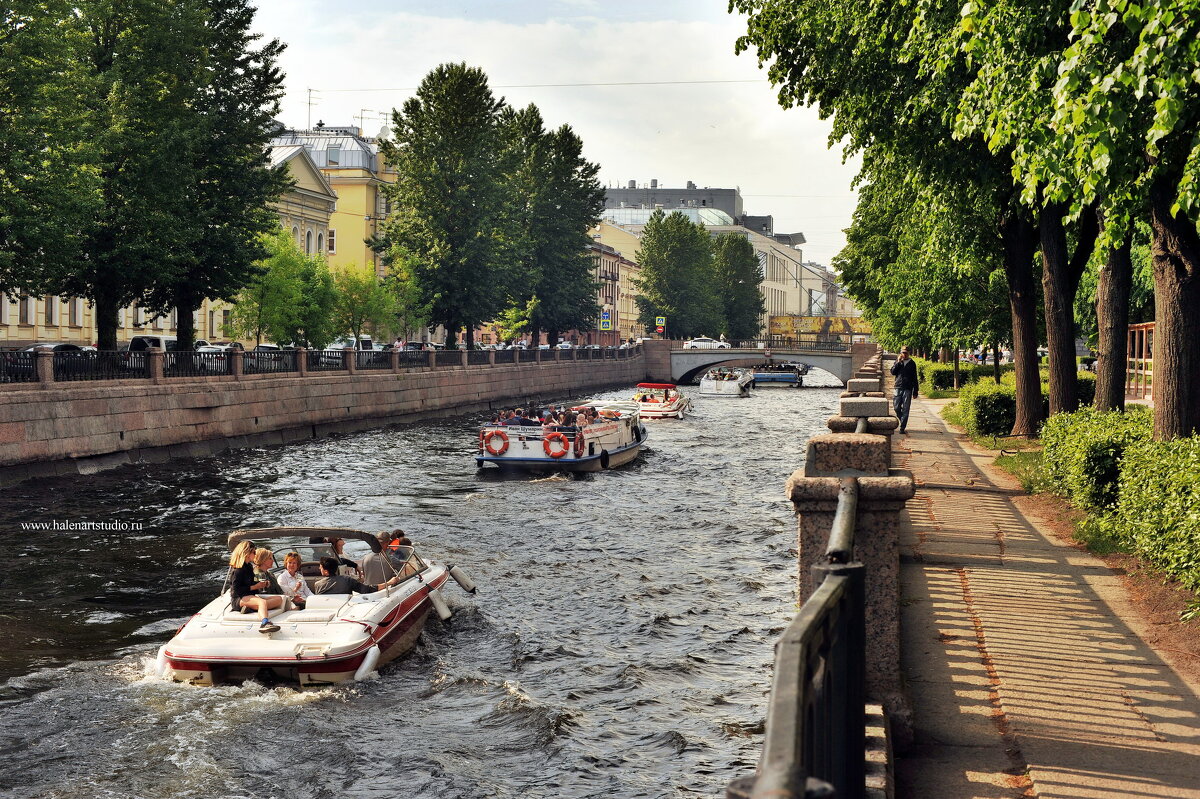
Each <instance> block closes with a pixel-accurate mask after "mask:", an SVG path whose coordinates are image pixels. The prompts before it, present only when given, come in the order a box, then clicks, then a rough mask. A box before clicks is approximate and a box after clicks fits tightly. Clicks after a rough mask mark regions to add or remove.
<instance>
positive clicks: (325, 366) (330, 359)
mask: <svg viewBox="0 0 1200 799" xmlns="http://www.w3.org/2000/svg"><path fill="white" fill-rule="evenodd" d="M305 358H306V360H307V365H306V368H307V369H308V371H310V372H342V371H345V369H346V353H345V352H343V351H342V350H309V351H308V352H307V353H306V354H305Z"/></svg>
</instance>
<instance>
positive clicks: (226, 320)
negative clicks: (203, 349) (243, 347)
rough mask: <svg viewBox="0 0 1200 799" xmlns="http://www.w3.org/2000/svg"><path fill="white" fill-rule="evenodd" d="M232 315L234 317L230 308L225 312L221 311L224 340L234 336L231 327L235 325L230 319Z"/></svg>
mask: <svg viewBox="0 0 1200 799" xmlns="http://www.w3.org/2000/svg"><path fill="white" fill-rule="evenodd" d="M232 315H233V311H231V310H230V309H228V308H226V309H225V310H224V311H221V337H222V338H224V337H225V336H230V335H233V333H232V331H231V328H230V325H231V324H232V323H233V320H232V319H231V318H230V317H231V316H232Z"/></svg>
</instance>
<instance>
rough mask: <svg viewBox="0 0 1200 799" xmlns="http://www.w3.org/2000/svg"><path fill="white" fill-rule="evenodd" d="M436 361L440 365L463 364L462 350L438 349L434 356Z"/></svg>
mask: <svg viewBox="0 0 1200 799" xmlns="http://www.w3.org/2000/svg"><path fill="white" fill-rule="evenodd" d="M434 358H435V360H434V363H435V364H437V365H438V366H461V365H462V351H461V350H438V352H437V354H436V355H435V356H434Z"/></svg>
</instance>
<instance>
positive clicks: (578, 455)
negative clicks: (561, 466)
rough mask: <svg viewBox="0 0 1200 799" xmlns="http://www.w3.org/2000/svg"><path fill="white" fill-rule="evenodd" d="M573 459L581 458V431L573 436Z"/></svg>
mask: <svg viewBox="0 0 1200 799" xmlns="http://www.w3.org/2000/svg"><path fill="white" fill-rule="evenodd" d="M575 457H576V458H582V457H583V431H582V430H580V431H579V432H578V433H576V434H575Z"/></svg>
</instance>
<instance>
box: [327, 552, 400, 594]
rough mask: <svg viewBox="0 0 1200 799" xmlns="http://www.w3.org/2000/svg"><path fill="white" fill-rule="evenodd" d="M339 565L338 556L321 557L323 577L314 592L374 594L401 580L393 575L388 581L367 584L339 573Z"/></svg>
mask: <svg viewBox="0 0 1200 799" xmlns="http://www.w3.org/2000/svg"><path fill="white" fill-rule="evenodd" d="M338 565H339V564H338V561H337V558H331V557H328V556H326V557H324V558H321V579H320V580H317V582H316V583H314V584H313V593H314V594H351V593H355V594H373V593H375V592H376V591H382V590H383V589H385V588H387V587H388V586H390V585H395V584H396V583H398V582H400V578H399V577H393V578H392V579H390V580H388V581H387V582H383V583H378V584H377V585H367V584H366V583H360V582H359V581H358V580H355V579H354V578H353V577H347V576H346V575H344V574H338Z"/></svg>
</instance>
